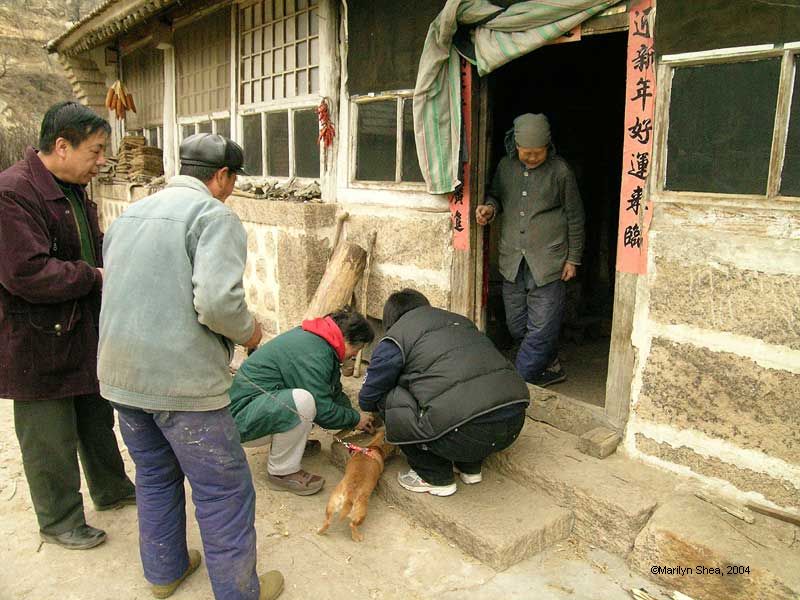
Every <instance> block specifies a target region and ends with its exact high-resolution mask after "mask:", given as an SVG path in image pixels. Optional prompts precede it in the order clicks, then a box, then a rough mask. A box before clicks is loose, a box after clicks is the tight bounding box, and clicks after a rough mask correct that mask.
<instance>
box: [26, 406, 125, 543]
mask: <svg viewBox="0 0 800 600" xmlns="http://www.w3.org/2000/svg"><path fill="white" fill-rule="evenodd" d="M14 428H15V429H16V432H17V439H18V440H19V447H20V450H21V451H22V465H23V467H24V469H25V476H26V477H27V479H28V487H29V488H30V491H31V500H32V501H33V508H34V510H35V511H36V518H37V519H38V520H39V529H40V530H41V531H42V532H43V533H48V534H52V535H59V534H61V533H64V532H67V531H70V530H72V529H75V528H76V527H79V526H81V525H84V524H85V523H86V519H85V517H84V514H83V497H82V496H81V491H80V490H81V473H80V469H79V467H78V456H80V462H81V464H82V465H83V473H84V475H85V476H86V482H87V483H88V484H89V494H90V495H91V497H92V500H93V501H94V503H95V504H100V505H102V504H112V503H114V502H116V501H117V500H119V499H120V498H123V497H125V496H129V495H131V494H133V492H134V488H133V484H132V483H131V481H130V479H128V477H127V475H125V465H124V464H123V462H122V457H121V456H120V453H119V446H118V445H117V438H116V436H115V435H114V411H113V409H112V408H111V405H110V404H109V403H108V402H107V401H106V400H104V399H103V398H101V397H100V396H98V395H94V394H92V395H88V396H75V397H72V398H61V399H58V400H25V401H23V400H15V401H14Z"/></svg>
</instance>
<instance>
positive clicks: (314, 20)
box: [309, 2, 319, 35]
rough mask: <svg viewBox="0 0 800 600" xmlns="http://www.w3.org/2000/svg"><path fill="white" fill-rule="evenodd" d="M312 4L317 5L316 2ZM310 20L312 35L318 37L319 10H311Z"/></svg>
mask: <svg viewBox="0 0 800 600" xmlns="http://www.w3.org/2000/svg"><path fill="white" fill-rule="evenodd" d="M312 4H316V2H312ZM309 18H310V21H311V35H317V34H318V33H319V22H318V21H317V9H316V8H314V9H312V10H311V12H310V14H309Z"/></svg>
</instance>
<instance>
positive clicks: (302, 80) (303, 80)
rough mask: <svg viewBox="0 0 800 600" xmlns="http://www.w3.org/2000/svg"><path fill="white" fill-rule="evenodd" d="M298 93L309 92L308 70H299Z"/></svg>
mask: <svg viewBox="0 0 800 600" xmlns="http://www.w3.org/2000/svg"><path fill="white" fill-rule="evenodd" d="M297 93H298V95H300V96H302V95H303V94H307V93H308V71H306V70H302V71H298V72H297Z"/></svg>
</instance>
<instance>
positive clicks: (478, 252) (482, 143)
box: [470, 77, 490, 331]
mask: <svg viewBox="0 0 800 600" xmlns="http://www.w3.org/2000/svg"><path fill="white" fill-rule="evenodd" d="M478 88H479V89H478V94H479V96H480V98H479V100H478V102H477V104H478V111H477V112H478V114H477V126H476V127H475V128H474V129H475V135H477V138H478V139H477V149H478V154H477V160H476V165H477V175H476V177H475V202H473V209H472V212H473V213H474V212H475V209H474V207H475V206H477V205H478V204H481V203H483V200H484V198H485V197H486V178H487V175H488V173H487V172H486V171H487V169H488V168H489V155H488V154H489V151H488V146H489V133H490V132H489V80H488V78H487V77H480V78H478ZM472 218H473V216H472V215H470V219H472ZM470 222H471V221H470ZM475 228H476V230H477V231H476V234H475V326H476V327H477V328H478V329H480V330H481V331H486V312H487V307H486V305H485V304H484V301H483V278H484V276H485V275H484V260H485V258H484V255H483V245H484V239H485V237H486V236H488V235H489V231H488V230H487V229H486V227H478V224H477V222H476V223H475ZM486 259H488V257H486Z"/></svg>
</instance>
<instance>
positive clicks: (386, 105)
mask: <svg viewBox="0 0 800 600" xmlns="http://www.w3.org/2000/svg"><path fill="white" fill-rule="evenodd" d="M356 148H357V150H356V153H357V158H356V179H360V180H362V181H394V178H395V164H396V161H397V102H396V101H394V100H385V101H380V102H369V103H366V104H359V106H358V136H357V139H356Z"/></svg>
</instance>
